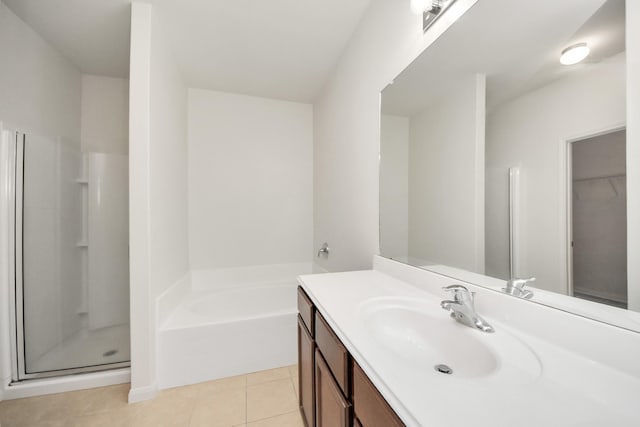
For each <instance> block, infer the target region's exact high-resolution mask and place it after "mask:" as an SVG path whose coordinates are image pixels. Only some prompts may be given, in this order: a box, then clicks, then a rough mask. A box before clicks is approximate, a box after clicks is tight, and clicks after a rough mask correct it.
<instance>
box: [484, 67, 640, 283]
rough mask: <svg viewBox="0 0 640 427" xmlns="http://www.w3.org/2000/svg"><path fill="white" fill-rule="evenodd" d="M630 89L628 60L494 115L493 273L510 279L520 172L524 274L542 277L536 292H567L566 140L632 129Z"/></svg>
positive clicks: (490, 164) (490, 174) (490, 169)
mask: <svg viewBox="0 0 640 427" xmlns="http://www.w3.org/2000/svg"><path fill="white" fill-rule="evenodd" d="M605 82H606V83H605ZM625 90H626V85H625V63H624V55H621V56H618V57H617V58H616V59H615V60H612V61H608V62H603V63H601V64H598V65H597V66H593V68H592V69H591V70H589V71H585V72H581V73H576V75H575V76H572V78H566V79H562V80H558V81H556V82H554V83H552V84H550V85H547V86H545V87H543V88H541V89H538V90H535V91H533V92H529V93H527V94H525V95H523V96H521V97H519V98H517V99H515V100H513V101H510V102H508V103H505V104H503V105H501V106H500V107H498V108H497V109H496V110H495V111H493V112H492V113H491V114H490V115H489V117H488V119H487V158H486V162H487V172H486V173H487V203H486V218H487V224H486V225H487V229H486V236H487V254H486V255H487V274H489V275H490V276H498V277H503V278H507V277H506V275H508V273H507V272H508V262H509V257H508V246H507V245H505V244H504V242H505V241H508V210H507V169H508V168H509V167H510V166H520V169H521V192H522V193H521V194H522V196H521V200H522V201H523V202H522V204H521V206H520V207H519V211H520V213H521V228H520V233H521V239H520V243H519V245H521V246H520V248H519V251H520V254H521V257H522V258H521V259H520V260H519V265H520V271H518V272H516V273H517V275H518V276H521V277H528V276H535V277H536V278H537V280H536V287H540V288H543V289H547V290H551V291H555V292H561V293H566V292H567V247H566V241H567V239H566V233H567V230H566V223H567V216H566V182H567V181H566V158H565V155H566V140H571V139H575V138H578V137H586V136H589V134H594V133H597V132H600V131H603V130H605V129H613V128H615V127H617V126H620V125H621V124H624V122H625V120H626V114H625V113H626V109H625ZM567 112H570V114H567ZM500 242H502V244H501V243H500ZM634 262H635V261H634Z"/></svg>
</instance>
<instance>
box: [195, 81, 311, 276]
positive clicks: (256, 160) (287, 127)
mask: <svg viewBox="0 0 640 427" xmlns="http://www.w3.org/2000/svg"><path fill="white" fill-rule="evenodd" d="M312 119H313V116H312V107H311V105H309V104H300V103H294V102H287V101H278V100H273V99H265V98H256V97H251V96H243V95H235V94H229V93H221V92H213V91H208V90H199V89H190V90H189V168H188V169H189V254H190V261H191V262H190V263H191V268H192V269H194V270H199V269H218V268H228V267H240V266H250V265H266V264H288V263H297V262H307V261H310V260H311V256H312V255H311V254H312V251H313V249H312V230H313V225H312V218H313V196H312V191H313V185H312V175H313V172H312V168H313V163H312V147H313V143H312V135H313V122H312Z"/></svg>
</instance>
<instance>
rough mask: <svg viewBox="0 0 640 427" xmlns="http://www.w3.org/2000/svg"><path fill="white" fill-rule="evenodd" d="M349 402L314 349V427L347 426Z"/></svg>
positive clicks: (349, 412) (349, 419)
mask: <svg viewBox="0 0 640 427" xmlns="http://www.w3.org/2000/svg"><path fill="white" fill-rule="evenodd" d="M350 421H351V404H350V403H349V402H348V401H347V399H346V398H345V397H344V395H343V394H342V391H340V387H339V386H338V383H336V380H335V379H333V376H332V375H331V371H330V370H329V367H328V366H327V363H326V362H325V361H324V359H323V357H322V354H321V353H320V352H319V351H318V349H316V427H349V425H350Z"/></svg>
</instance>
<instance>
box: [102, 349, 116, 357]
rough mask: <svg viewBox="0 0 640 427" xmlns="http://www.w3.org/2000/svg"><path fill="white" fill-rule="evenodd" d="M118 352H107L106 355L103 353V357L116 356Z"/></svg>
mask: <svg viewBox="0 0 640 427" xmlns="http://www.w3.org/2000/svg"><path fill="white" fill-rule="evenodd" d="M117 352H118V350H109V351H105V352H104V353H102V357H109V356H113V355H114V354H116V353H117Z"/></svg>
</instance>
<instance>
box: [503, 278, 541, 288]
mask: <svg viewBox="0 0 640 427" xmlns="http://www.w3.org/2000/svg"><path fill="white" fill-rule="evenodd" d="M535 281H536V278H535V277H529V278H526V279H511V280H509V282H511V286H513V287H516V288H518V289H519V290H523V289H524V286H525V285H526V284H527V283H529V282H535Z"/></svg>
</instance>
